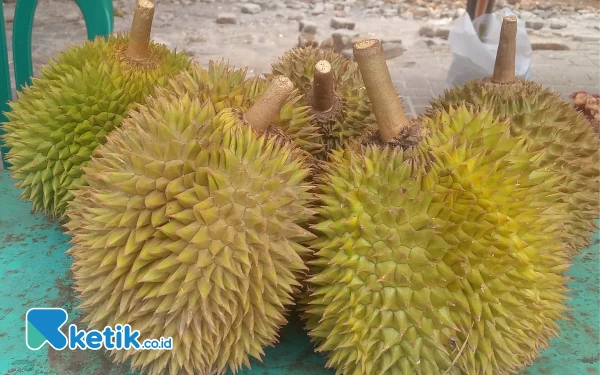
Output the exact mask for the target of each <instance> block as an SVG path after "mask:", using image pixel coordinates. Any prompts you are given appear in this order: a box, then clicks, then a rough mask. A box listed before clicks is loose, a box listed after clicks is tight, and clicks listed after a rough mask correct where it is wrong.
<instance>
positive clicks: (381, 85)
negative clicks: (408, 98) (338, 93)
mask: <svg viewBox="0 0 600 375" xmlns="http://www.w3.org/2000/svg"><path fill="white" fill-rule="evenodd" d="M354 60H356V63H357V64H358V68H359V69H360V73H361V75H362V79H363V82H364V83H365V87H366V89H367V94H368V95H369V100H370V101H371V105H372V106H373V113H374V114H375V118H376V119H377V124H378V126H379V134H380V135H381V138H383V140H384V141H386V142H390V141H393V140H394V139H395V138H396V137H397V136H398V135H399V134H400V131H401V130H402V129H403V128H404V127H406V126H408V125H409V124H410V120H409V119H408V117H406V113H405V112H404V107H403V106H402V102H400V98H399V97H398V93H397V92H396V88H395V87H394V84H393V83H392V77H390V72H389V70H388V67H387V64H386V62H385V55H384V53H383V46H382V45H381V42H380V41H379V40H376V39H367V40H361V41H360V42H357V43H356V44H354Z"/></svg>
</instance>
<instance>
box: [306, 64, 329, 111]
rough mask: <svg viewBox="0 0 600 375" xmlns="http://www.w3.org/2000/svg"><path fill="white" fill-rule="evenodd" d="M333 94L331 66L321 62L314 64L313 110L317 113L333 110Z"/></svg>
mask: <svg viewBox="0 0 600 375" xmlns="http://www.w3.org/2000/svg"><path fill="white" fill-rule="evenodd" d="M334 96H335V93H334V91H333V72H332V71H331V64H330V63H329V62H328V61H326V60H321V61H319V62H318V63H316V64H315V77H314V82H313V103H312V105H313V108H314V109H315V110H316V111H319V112H327V111H329V110H331V108H333V102H334V99H335V98H334Z"/></svg>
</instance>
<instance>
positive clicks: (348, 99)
mask: <svg viewBox="0 0 600 375" xmlns="http://www.w3.org/2000/svg"><path fill="white" fill-rule="evenodd" d="M320 60H327V61H328V62H329V63H330V64H331V67H332V71H333V74H334V89H335V92H336V94H337V95H338V99H339V103H338V104H339V108H337V105H336V106H334V109H335V110H336V111H337V113H336V114H335V116H330V115H328V114H325V115H316V116H315V117H314V119H313V121H312V124H313V126H314V130H313V131H312V132H310V133H309V132H306V133H305V134H304V135H303V136H302V137H303V138H304V137H307V139H310V140H312V139H315V138H316V139H318V142H319V144H321V145H322V146H323V150H322V151H321V152H320V153H317V154H315V153H314V152H313V150H308V151H310V152H311V153H313V154H314V155H315V156H317V157H318V158H319V159H322V160H324V159H326V157H327V154H328V153H329V152H330V151H331V150H334V149H337V148H338V147H340V146H342V145H343V144H344V142H345V141H346V140H348V139H351V138H353V137H357V136H359V135H360V134H362V132H363V130H364V129H365V127H367V126H369V125H370V124H372V123H373V122H374V121H375V117H374V116H373V114H372V112H371V103H370V101H369V98H368V96H367V93H366V91H365V89H364V84H363V82H362V78H361V74H360V71H359V69H358V65H357V64H356V63H355V62H354V61H351V60H348V59H347V58H345V57H344V56H342V55H340V54H338V53H336V52H334V51H332V50H323V49H319V48H316V47H304V48H294V49H292V50H290V51H288V52H286V53H285V54H284V55H283V56H282V57H281V58H280V59H279V61H278V62H277V63H274V64H272V72H273V74H282V75H285V76H287V77H288V78H289V79H290V80H291V81H292V82H293V83H294V85H295V86H296V87H297V88H298V89H299V90H300V91H301V92H302V93H303V94H304V96H303V97H302V100H301V103H302V104H303V105H310V104H311V96H312V87H313V80H314V67H315V64H316V63H317V62H318V61H320ZM313 113H316V112H313Z"/></svg>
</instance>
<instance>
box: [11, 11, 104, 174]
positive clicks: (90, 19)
mask: <svg viewBox="0 0 600 375" xmlns="http://www.w3.org/2000/svg"><path fill="white" fill-rule="evenodd" d="M75 2H76V3H77V5H78V6H79V9H80V10H81V13H82V14H83V18H84V20H85V25H86V29H87V36H88V39H90V40H92V39H94V38H96V37H97V36H101V37H106V36H108V35H109V34H111V33H112V31H113V22H114V14H113V5H112V0H75ZM37 4H38V0H18V1H17V3H16V8H15V17H14V24H13V43H12V45H13V61H14V64H13V65H14V70H15V83H16V89H17V90H21V88H22V87H23V86H26V85H30V84H31V77H32V76H33V63H32V59H31V34H32V31H33V17H34V15H35V10H36V8H37ZM0 75H1V80H0V122H4V121H6V117H5V116H4V114H3V113H4V112H6V111H9V110H10V107H9V106H8V102H9V101H10V100H12V89H11V83H10V73H9V68H8V49H7V46H6V31H5V25H4V9H3V5H2V1H0ZM2 134H4V131H3V130H2V126H1V125H0V136H1V135H2ZM7 152H8V147H6V146H5V145H4V142H3V141H2V139H1V138H0V153H1V154H2V162H1V163H0V169H6V168H8V166H9V163H8V161H7V160H6V153H7Z"/></svg>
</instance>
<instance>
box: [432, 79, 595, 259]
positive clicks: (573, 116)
mask: <svg viewBox="0 0 600 375" xmlns="http://www.w3.org/2000/svg"><path fill="white" fill-rule="evenodd" d="M461 102H465V103H467V104H469V105H473V106H475V107H476V108H483V107H487V108H492V109H493V110H494V115H496V116H499V117H500V118H501V119H504V118H507V117H511V118H512V126H511V133H512V134H513V135H515V136H526V137H527V139H528V140H529V142H530V143H531V144H532V146H534V147H538V148H541V149H544V150H545V151H544V152H543V154H542V155H541V156H540V157H539V158H538V159H536V160H532V162H533V163H535V165H536V166H538V167H541V168H548V170H552V171H554V173H556V174H557V176H560V177H561V179H560V181H559V182H558V183H557V184H556V191H558V192H559V193H560V194H561V195H562V198H561V201H563V202H567V203H568V204H569V211H570V212H571V213H572V214H571V216H570V217H569V218H567V219H566V220H567V221H566V225H567V230H566V231H565V232H564V233H565V235H566V236H568V238H565V241H566V242H568V243H570V245H571V247H572V249H573V250H572V252H573V253H575V252H576V251H577V250H579V249H582V248H585V247H587V246H589V244H590V240H591V234H592V232H593V231H594V230H595V229H596V228H597V225H596V223H595V220H596V219H597V218H598V217H600V180H599V178H600V151H599V140H598V136H597V135H596V134H595V133H594V131H593V129H592V128H591V127H590V125H589V122H588V121H587V120H586V119H585V117H584V116H583V115H582V114H581V113H579V112H578V111H577V110H575V109H574V108H573V107H572V106H571V105H570V104H569V103H567V102H565V101H563V100H561V98H560V97H559V95H558V94H557V93H556V92H554V91H552V90H551V89H548V88H543V87H541V86H540V85H538V84H536V83H535V82H532V81H521V80H520V81H517V83H515V84H507V85H498V84H494V83H493V82H492V81H491V79H489V78H486V79H483V80H473V81H470V82H468V83H466V84H465V85H464V86H463V87H457V88H455V89H453V90H446V92H445V93H444V95H443V96H441V97H440V98H438V99H435V100H433V101H432V106H433V109H432V110H435V109H439V108H444V109H448V108H449V106H455V105H457V104H458V103H461Z"/></svg>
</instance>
